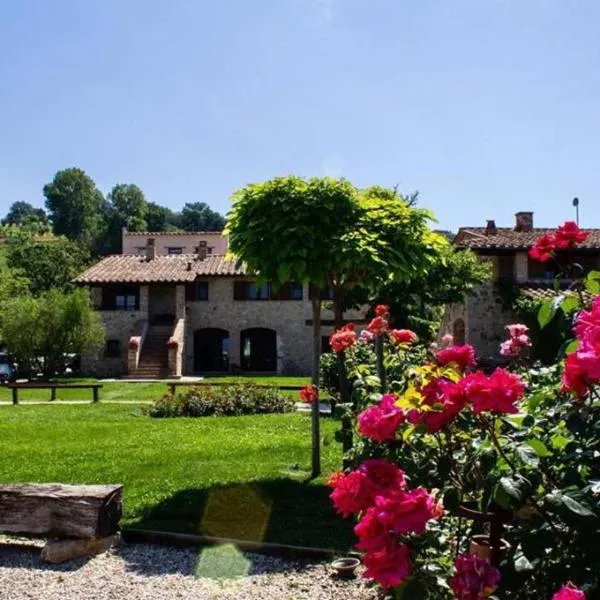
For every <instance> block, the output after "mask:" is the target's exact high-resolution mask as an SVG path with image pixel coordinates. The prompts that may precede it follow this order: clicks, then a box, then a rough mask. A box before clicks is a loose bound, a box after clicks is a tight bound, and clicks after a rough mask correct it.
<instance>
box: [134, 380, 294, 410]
mask: <svg viewBox="0 0 600 600" xmlns="http://www.w3.org/2000/svg"><path fill="white" fill-rule="evenodd" d="M293 408H294V402H293V400H292V399H291V398H290V397H289V396H286V395H284V394H282V393H281V392H280V391H279V390H278V389H277V388H276V387H265V386H258V385H256V384H253V383H232V384H228V385H219V386H212V385H198V386H196V387H193V388H190V389H188V390H186V391H185V392H183V393H176V394H165V395H164V396H163V397H162V398H160V399H158V400H156V401H155V402H154V404H152V405H151V406H149V407H147V408H146V409H145V412H146V413H147V414H149V415H150V416H151V417H212V416H214V417H220V416H225V415H229V416H240V415H258V414H267V413H285V412H290V411H291V410H293Z"/></svg>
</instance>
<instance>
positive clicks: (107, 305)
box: [102, 286, 116, 310]
mask: <svg viewBox="0 0 600 600" xmlns="http://www.w3.org/2000/svg"><path fill="white" fill-rule="evenodd" d="M115 308H116V298H115V291H114V288H110V287H106V286H104V287H103V288H102V309H103V310H115Z"/></svg>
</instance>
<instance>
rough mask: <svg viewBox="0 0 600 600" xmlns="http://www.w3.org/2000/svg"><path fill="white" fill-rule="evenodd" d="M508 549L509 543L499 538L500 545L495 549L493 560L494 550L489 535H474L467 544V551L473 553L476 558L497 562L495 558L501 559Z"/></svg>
mask: <svg viewBox="0 0 600 600" xmlns="http://www.w3.org/2000/svg"><path fill="white" fill-rule="evenodd" d="M509 550H510V544H509V543H508V542H507V541H506V540H503V539H501V540H500V547H499V548H498V549H497V559H496V560H493V559H494V558H495V557H494V556H493V554H494V551H493V548H492V544H491V540H490V536H489V535H474V536H473V537H472V538H471V543H470V546H469V551H470V552H471V554H474V555H475V556H477V557H478V558H483V559H484V560H487V561H489V562H494V563H495V562H497V560H498V559H499V560H502V559H503V558H504V557H505V556H506V555H507V554H508V551H509Z"/></svg>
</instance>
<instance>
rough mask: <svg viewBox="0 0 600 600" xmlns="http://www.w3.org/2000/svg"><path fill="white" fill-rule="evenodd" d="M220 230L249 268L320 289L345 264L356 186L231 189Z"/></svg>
mask: <svg viewBox="0 0 600 600" xmlns="http://www.w3.org/2000/svg"><path fill="white" fill-rule="evenodd" d="M232 200H233V206H232V208H231V211H230V212H229V214H228V221H227V226H226V230H225V232H226V234H227V235H228V236H229V247H230V249H231V251H232V252H233V253H234V254H235V255H236V256H237V257H238V258H239V259H240V260H243V261H244V262H245V263H246V265H247V267H248V270H249V272H251V273H254V274H256V275H257V277H258V278H259V279H260V280H265V281H271V282H272V283H273V284H274V285H275V286H277V285H283V284H284V283H286V282H288V281H294V282H302V283H306V282H307V283H309V284H312V285H314V286H315V287H317V288H318V289H323V288H324V287H325V286H326V284H327V283H328V274H329V273H331V272H332V271H333V270H335V269H338V270H342V267H343V266H345V267H346V269H348V268H350V263H349V262H348V261H349V260H350V258H351V257H349V256H348V253H347V252H345V251H344V244H345V236H346V235H348V234H349V232H350V231H351V230H352V228H353V227H355V226H356V223H357V221H358V219H359V218H360V213H361V209H360V205H359V203H358V192H357V190H356V188H355V187H354V186H352V185H351V184H350V183H349V182H348V181H344V180H339V181H338V180H335V179H332V178H329V177H325V178H312V179H304V178H301V177H295V176H290V177H278V178H275V179H271V180H269V181H266V182H264V183H260V184H251V185H247V186H246V187H244V188H242V189H241V190H239V191H238V192H236V193H235V194H234V195H233V198H232ZM312 316H313V319H312V321H313V370H312V381H313V385H315V386H316V387H318V385H319V356H320V348H321V298H320V294H315V297H314V298H313V300H312ZM312 413H313V453H312V470H313V474H314V475H317V474H318V473H319V472H320V456H319V425H318V417H319V407H318V403H316V402H315V403H313V407H312Z"/></svg>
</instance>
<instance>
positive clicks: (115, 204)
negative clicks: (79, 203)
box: [97, 183, 148, 254]
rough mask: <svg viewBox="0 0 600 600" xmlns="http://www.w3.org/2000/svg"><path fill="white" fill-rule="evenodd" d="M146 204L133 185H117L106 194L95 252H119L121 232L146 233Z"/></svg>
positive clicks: (144, 198) (139, 191) (142, 195)
mask: <svg viewBox="0 0 600 600" xmlns="http://www.w3.org/2000/svg"><path fill="white" fill-rule="evenodd" d="M147 212H148V202H147V201H146V197H145V196H144V192H142V190H141V189H140V188H139V187H138V186H137V185H135V184H133V183H119V184H117V185H115V186H114V187H113V188H112V190H111V191H110V192H109V193H108V195H107V197H106V201H105V203H104V210H103V219H102V220H103V224H104V230H103V232H102V234H101V235H100V239H99V242H98V244H97V250H98V251H99V252H100V254H116V253H119V252H121V230H122V228H123V227H127V229H128V230H129V231H146V230H147V228H148V224H147V221H146V214H147Z"/></svg>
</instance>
